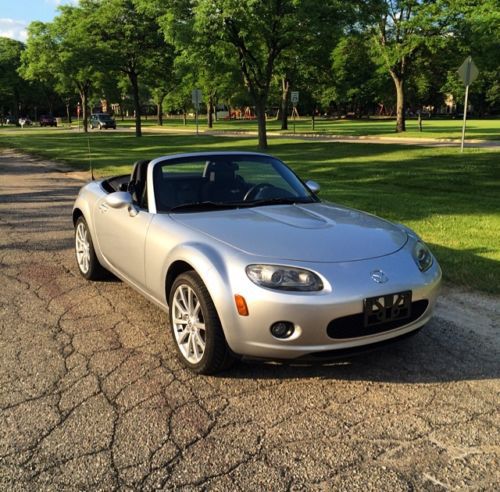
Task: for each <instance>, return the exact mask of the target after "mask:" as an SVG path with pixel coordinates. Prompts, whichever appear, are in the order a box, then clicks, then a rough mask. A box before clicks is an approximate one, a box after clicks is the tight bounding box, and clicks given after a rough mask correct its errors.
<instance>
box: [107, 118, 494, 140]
mask: <svg viewBox="0 0 500 492" xmlns="http://www.w3.org/2000/svg"><path fill="white" fill-rule="evenodd" d="M117 121H118V125H121V126H127V127H130V126H133V124H134V122H133V121H132V120H125V121H123V122H122V121H121V120H120V119H118V120H117ZM199 123H200V130H201V131H205V129H207V125H206V118H205V117H201V118H200V122H199ZM143 125H144V127H145V128H147V129H161V128H162V127H159V126H157V125H156V120H155V119H154V118H151V117H148V120H147V121H146V120H143ZM422 126H423V131H422V132H420V131H419V128H418V122H417V120H416V119H415V118H413V119H408V120H407V122H406V127H407V131H406V132H404V133H396V132H395V127H396V122H395V121H394V120H390V119H370V120H326V119H322V118H318V119H316V123H315V130H314V132H313V130H312V125H311V119H310V118H300V119H298V120H296V124H295V130H296V132H297V133H299V132H300V133H316V134H325V135H340V136H365V135H369V136H378V137H397V138H405V137H406V138H456V139H460V138H461V137H462V120H460V119H457V120H451V119H450V120H440V119H436V118H434V119H432V118H431V119H423V123H422ZM163 127H164V128H179V129H181V128H182V129H184V128H185V129H190V130H194V129H195V121H194V119H193V118H190V119H188V125H187V126H186V127H184V124H183V121H182V119H179V118H175V119H174V118H172V119H168V118H166V119H165V120H164V125H163ZM267 127H268V129H269V130H271V131H281V130H280V128H281V122H280V121H276V120H274V119H273V120H268V122H267ZM288 128H289V130H288V131H286V132H283V133H285V134H290V135H293V119H290V120H289V125H288ZM213 129H214V130H223V131H230V130H233V131H257V122H256V121H255V120H235V121H224V120H219V121H217V122H215V123H214V128H213ZM465 136H466V139H482V140H500V119H496V120H494V119H492V120H477V119H476V120H475V119H471V120H468V121H467V128H466V134H465Z"/></svg>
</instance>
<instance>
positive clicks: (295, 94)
mask: <svg viewBox="0 0 500 492" xmlns="http://www.w3.org/2000/svg"><path fill="white" fill-rule="evenodd" d="M290 100H291V101H292V104H293V105H294V106H296V105H297V103H298V102H299V91H292V92H291V93H290Z"/></svg>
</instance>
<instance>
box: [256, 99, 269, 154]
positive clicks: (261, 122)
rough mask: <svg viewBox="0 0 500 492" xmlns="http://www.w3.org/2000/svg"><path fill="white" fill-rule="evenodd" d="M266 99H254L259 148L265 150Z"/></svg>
mask: <svg viewBox="0 0 500 492" xmlns="http://www.w3.org/2000/svg"><path fill="white" fill-rule="evenodd" d="M265 101H266V98H264V97H262V98H256V101H255V110H256V113H257V124H258V130H259V148H260V149H262V150H266V149H267V132H266V103H265Z"/></svg>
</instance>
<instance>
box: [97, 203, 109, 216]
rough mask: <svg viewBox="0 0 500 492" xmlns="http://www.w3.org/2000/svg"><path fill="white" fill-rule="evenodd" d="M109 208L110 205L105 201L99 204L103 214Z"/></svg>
mask: <svg viewBox="0 0 500 492" xmlns="http://www.w3.org/2000/svg"><path fill="white" fill-rule="evenodd" d="M108 210H109V207H108V206H107V205H106V204H105V203H101V204H100V205H99V212H101V214H104V213H106V212H107V211H108Z"/></svg>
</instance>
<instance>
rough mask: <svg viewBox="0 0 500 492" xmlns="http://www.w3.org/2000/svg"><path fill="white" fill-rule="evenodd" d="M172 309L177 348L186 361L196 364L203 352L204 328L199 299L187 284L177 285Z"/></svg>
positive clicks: (204, 342) (204, 343) (204, 341)
mask: <svg viewBox="0 0 500 492" xmlns="http://www.w3.org/2000/svg"><path fill="white" fill-rule="evenodd" d="M172 309H173V313H172V314H173V316H172V323H173V330H174V335H175V340H176V342H177V345H178V347H179V350H180V351H181V354H182V355H183V356H184V358H185V359H186V360H187V361H188V362H190V363H191V364H197V363H198V362H200V360H201V359H202V357H203V354H204V353H205V346H206V329H205V320H204V318H203V312H202V309H201V304H200V301H199V299H198V297H197V296H196V294H195V292H194V290H193V289H192V288H191V287H190V286H189V285H186V284H181V285H179V286H178V287H177V289H176V291H175V292H174V296H173V305H172Z"/></svg>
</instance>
